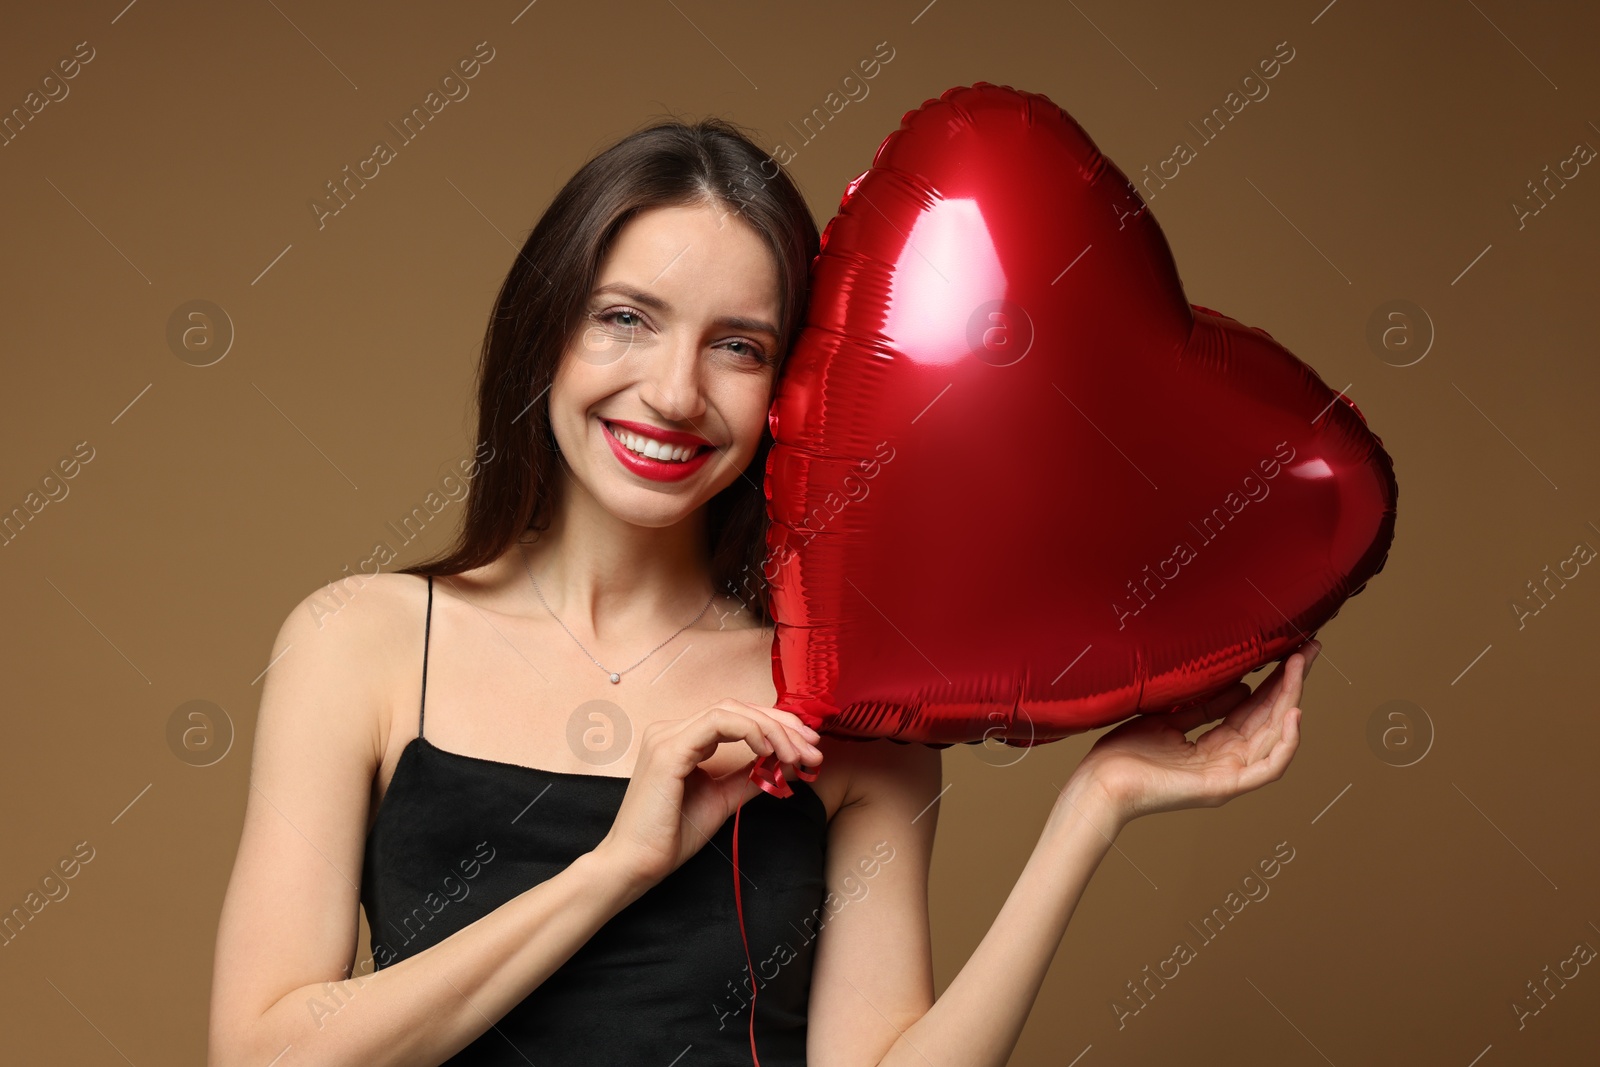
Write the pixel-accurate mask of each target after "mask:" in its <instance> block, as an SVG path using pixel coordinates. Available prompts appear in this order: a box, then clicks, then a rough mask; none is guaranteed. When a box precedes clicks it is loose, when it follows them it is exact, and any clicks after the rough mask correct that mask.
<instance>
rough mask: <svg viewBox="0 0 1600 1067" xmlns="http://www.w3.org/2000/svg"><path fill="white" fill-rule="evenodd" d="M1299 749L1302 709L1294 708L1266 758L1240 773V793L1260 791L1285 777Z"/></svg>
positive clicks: (1248, 766)
mask: <svg viewBox="0 0 1600 1067" xmlns="http://www.w3.org/2000/svg"><path fill="white" fill-rule="evenodd" d="M1299 747H1300V709H1299V708H1294V709H1292V710H1291V711H1290V713H1289V714H1288V715H1287V716H1285V718H1284V729H1283V734H1282V736H1281V737H1279V738H1278V740H1277V742H1276V743H1275V744H1274V745H1273V746H1272V749H1271V751H1270V752H1268V753H1267V754H1266V757H1265V758H1263V759H1260V760H1256V761H1255V762H1253V763H1250V764H1249V765H1247V766H1246V767H1245V768H1244V769H1243V770H1241V771H1240V772H1239V788H1238V791H1239V792H1241V793H1243V792H1248V791H1249V790H1252V789H1258V788H1260V787H1261V786H1263V785H1266V784H1267V783H1268V782H1275V781H1277V780H1278V779H1279V778H1281V777H1283V772H1284V771H1285V770H1287V769H1288V767H1289V761H1290V760H1292V759H1293V758H1294V754H1295V750H1296V749H1298V748H1299Z"/></svg>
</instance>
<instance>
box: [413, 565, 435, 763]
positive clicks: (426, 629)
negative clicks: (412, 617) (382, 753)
mask: <svg viewBox="0 0 1600 1067" xmlns="http://www.w3.org/2000/svg"><path fill="white" fill-rule="evenodd" d="M432 630H433V575H431V574H430V575H428V615H427V620H426V621H425V622H424V623H423V626H422V703H421V705H420V706H419V707H418V708H417V736H418V737H421V736H422V717H423V716H424V715H426V714H427V711H428V638H429V636H431V631H432Z"/></svg>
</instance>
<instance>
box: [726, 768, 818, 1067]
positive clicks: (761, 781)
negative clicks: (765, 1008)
mask: <svg viewBox="0 0 1600 1067" xmlns="http://www.w3.org/2000/svg"><path fill="white" fill-rule="evenodd" d="M795 773H796V774H797V775H798V776H799V777H800V780H801V781H804V782H814V781H816V780H817V772H816V771H808V770H807V769H806V768H805V767H800V768H799V769H798V770H796V771H795ZM750 777H751V778H752V779H753V780H754V781H755V782H756V784H758V785H759V786H761V788H762V789H765V790H766V791H767V792H769V793H771V794H772V795H773V796H775V797H787V796H793V795H794V787H793V786H791V785H790V784H789V783H788V782H786V781H784V778H783V767H782V765H781V764H780V763H779V762H778V758H777V756H776V755H774V754H768V755H765V756H758V757H757V758H756V764H755V766H754V767H751V768H750ZM742 814H744V805H743V804H740V805H739V810H738V811H736V812H734V813H733V907H734V910H735V911H737V912H738V914H739V940H740V941H741V942H743V944H744V966H745V970H746V971H747V972H748V973H749V975H750V1060H751V1062H752V1063H754V1064H755V1067H761V1058H760V1057H759V1056H757V1055H756V989H757V987H758V986H759V985H760V983H759V982H757V981H756V969H755V966H754V964H752V963H751V962H750V938H749V937H748V936H747V935H746V934H745V930H744V902H743V900H742V899H741V897H740V893H739V889H740V887H739V816H740V815H742Z"/></svg>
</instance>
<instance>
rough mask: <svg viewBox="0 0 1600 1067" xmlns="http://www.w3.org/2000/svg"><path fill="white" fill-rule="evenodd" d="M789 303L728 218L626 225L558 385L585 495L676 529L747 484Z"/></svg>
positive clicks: (772, 268) (753, 243)
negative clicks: (739, 481) (783, 303)
mask: <svg viewBox="0 0 1600 1067" xmlns="http://www.w3.org/2000/svg"><path fill="white" fill-rule="evenodd" d="M778 304H779V300H778V270H777V265H776V263H775V262H774V260H773V257H772V253H771V252H770V251H768V249H767V247H766V245H765V244H764V243H763V242H762V240H761V238H760V237H758V236H757V234H756V232H755V230H754V229H753V228H751V227H750V226H749V225H748V224H747V223H745V222H743V221H742V220H740V219H739V218H738V217H737V216H735V215H733V214H731V213H729V212H728V211H727V210H726V209H724V208H722V207H720V206H717V207H712V206H709V205H699V206H694V207H663V208H655V209H652V210H649V211H645V212H641V213H640V214H639V215H636V216H635V217H634V218H632V219H630V220H629V221H628V222H627V223H625V224H624V226H623V228H622V230H621V231H620V232H619V233H618V235H617V238H616V240H615V241H614V242H613V243H612V246H611V249H610V251H609V252H608V254H607V255H606V258H605V260H604V262H603V263H602V264H601V266H600V271H599V275H598V277H597V278H596V281H595V288H594V291H593V292H592V293H591V294H590V297H589V304H588V308H587V313H586V315H585V316H584V318H583V320H582V321H581V323H580V326H579V328H578V331H577V334H576V336H575V337H573V339H572V340H571V341H570V342H569V343H568V346H567V349H566V351H565V353H563V356H562V361H561V366H560V367H559V369H558V370H557V372H556V376H555V381H554V382H553V384H552V385H551V388H550V421H551V426H552V428H553V430H554V433H555V439H556V444H557V445H558V446H559V447H560V449H561V453H562V456H563V458H564V459H565V460H566V465H567V467H568V468H569V469H570V471H571V477H572V479H573V481H574V482H576V483H577V486H578V487H579V488H580V489H581V490H583V491H586V492H587V493H588V494H589V495H590V496H592V497H593V498H594V499H595V500H596V501H598V502H599V503H600V505H601V506H602V507H604V508H606V509H607V510H608V511H610V512H611V513H613V514H615V515H618V516H620V517H622V518H624V519H626V520H627V521H628V522H631V523H634V524H636V525H639V526H669V525H672V524H673V523H676V522H678V521H680V520H682V519H683V518H684V517H686V516H688V515H689V514H691V513H692V512H693V511H694V510H695V509H696V508H698V507H700V506H701V505H702V504H704V503H705V502H706V501H708V500H710V499H711V498H712V497H713V496H715V495H716V494H717V493H718V492H719V491H721V490H722V489H723V488H725V487H726V486H728V485H729V484H730V483H731V482H732V481H733V480H734V479H735V478H739V477H743V476H744V475H743V472H744V470H745V468H746V467H747V466H749V464H750V460H751V459H752V458H753V457H754V455H755V451H756V447H757V446H758V445H759V443H760V441H761V434H762V431H763V430H764V429H765V428H766V421H767V404H768V400H769V399H770V397H771V392H772V386H773V376H774V374H775V370H774V367H773V363H774V362H775V361H776V360H777V359H778V357H779V356H780V355H781V353H780V352H779V351H778V334H777V324H778V310H779V307H778ZM641 451H642V452H644V453H646V454H644V455H641V454H639V453H640V452H641ZM685 457H687V459H686V458H685Z"/></svg>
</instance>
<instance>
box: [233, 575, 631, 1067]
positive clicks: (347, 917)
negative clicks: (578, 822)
mask: <svg viewBox="0 0 1600 1067" xmlns="http://www.w3.org/2000/svg"><path fill="white" fill-rule="evenodd" d="M388 577H389V576H385V578H388ZM411 592H414V591H407V590H406V589H405V588H404V586H403V585H402V584H401V583H400V582H399V581H394V582H392V583H391V582H389V581H386V580H384V579H379V580H377V581H375V582H374V583H373V584H371V585H369V586H368V587H366V588H365V589H363V590H362V592H361V594H360V595H359V596H358V597H357V598H355V599H354V600H352V601H351V602H350V603H349V604H347V605H346V606H345V607H343V608H341V609H340V611H339V612H338V614H337V615H335V616H332V617H324V618H323V619H322V620H321V621H320V623H319V622H318V621H317V620H316V619H314V617H313V616H312V614H311V613H310V611H309V610H308V607H309V603H308V602H309V600H310V599H311V598H307V602H302V604H301V605H300V606H299V607H298V608H296V610H295V611H294V613H293V614H291V615H290V617H289V619H288V620H287V621H286V622H285V623H284V625H283V627H282V629H281V630H280V632H279V635H278V640H277V642H276V643H275V644H274V646H273V650H272V658H273V660H274V661H276V662H275V665H274V666H273V668H272V671H271V672H270V674H269V675H268V677H267V682H266V688H265V690H264V692H263V693H262V699H261V710H260V714H259V716H258V720H257V725H256V738H255V747H254V753H253V756H252V767H251V788H250V793H249V800H248V803H247V807H246V811H245V820H244V830H243V834H242V836H241V839H240V843H239V852H238V857H237V859H236V861H235V864H234V869H233V875H232V878H231V880H230V882H229V886H228V892H227V897H226V899H225V902H224V904H223V909H222V915H221V921H220V925H219V929H218V933H217V946H216V963H215V971H214V977H213V989H212V1002H211V1019H210V1045H209V1051H208V1063H209V1064H211V1065H212V1067H235V1065H246V1064H248V1065H250V1067H264V1065H265V1064H268V1063H273V1062H275V1061H276V1060H277V1058H278V1057H279V1056H280V1055H281V1054H282V1053H283V1052H284V1051H285V1050H286V1049H288V1050H291V1051H290V1056H289V1057H288V1058H286V1059H285V1060H284V1061H283V1062H285V1063H296V1064H352V1063H360V1064H370V1065H375V1067H389V1065H393V1067H400V1065H408V1067H409V1065H422V1064H430V1065H431V1064H437V1063H440V1062H442V1061H444V1060H445V1059H447V1058H448V1057H449V1056H450V1055H452V1054H453V1053H454V1052H456V1051H457V1050H459V1049H460V1048H462V1047H464V1046H465V1045H467V1044H468V1043H469V1042H471V1041H472V1040H473V1039H474V1038H476V1037H477V1036H478V1035H480V1034H482V1033H483V1032H485V1031H486V1030H488V1029H489V1026H490V1025H491V1023H492V1022H494V1021H497V1020H499V1018H500V1017H501V1016H502V1015H504V1014H505V1013H506V1012H507V1011H508V1010H509V1009H510V1008H511V1007H512V1006H513V1005H515V1004H516V1003H517V1002H518V1001H519V1000H521V999H522V998H523V997H525V996H527V995H528V993H529V992H530V991H532V990H533V989H534V988H535V987H536V986H538V985H539V984H540V983H541V982H542V981H544V979H545V978H546V977H548V976H549V975H550V973H551V972H553V971H554V970H555V969H556V968H557V967H559V966H560V965H561V964H562V963H563V962H564V961H565V960H566V959H567V958H568V957H570V956H571V955H572V953H573V952H575V951H576V950H577V949H578V947H579V946H580V945H582V944H583V943H584V942H585V941H587V940H588V939H589V937H590V936H591V935H592V934H593V933H594V932H595V931H596V930H597V929H598V928H599V927H600V926H601V925H602V924H604V923H605V921H606V920H607V919H609V918H610V917H611V916H612V915H614V914H616V913H617V912H618V911H620V910H621V909H622V908H623V907H624V906H626V905H627V904H628V903H629V902H630V901H631V900H633V899H635V898H636V897H637V896H638V895H639V894H641V893H642V892H643V891H644V888H645V885H644V884H643V883H642V882H641V881H640V880H639V879H637V878H633V877H631V876H630V877H624V876H623V872H622V871H621V869H620V868H619V866H618V865H617V864H615V863H612V862H610V860H609V859H608V858H606V856H605V855H602V854H600V853H594V852H591V853H588V854H586V855H585V856H583V857H580V859H579V860H578V862H576V863H574V864H572V865H571V866H570V867H568V868H567V869H566V870H564V871H562V872H561V873H560V874H558V875H556V876H555V877H554V878H551V879H550V880H548V881H547V882H544V883H541V884H540V885H537V886H534V887H533V888H531V889H529V890H527V891H526V892H524V893H522V894H521V895H519V896H517V897H515V898H514V899H512V900H510V901H508V902H507V903H506V904H505V905H504V906H502V907H500V908H497V909H495V910H494V911H492V912H491V913H490V914H488V915H486V916H484V917H483V918H481V919H479V920H477V921H475V922H473V923H471V924H470V925H468V926H467V927H465V928H463V929H461V930H459V931H457V932H456V933H454V934H452V935H451V936H449V937H448V938H446V939H445V940H444V941H442V942H440V943H439V944H437V945H434V946H432V947H430V948H427V949H425V950H423V951H421V952H419V953H417V954H416V955H414V956H411V957H408V958H407V959H405V960H402V961H399V962H397V963H395V964H393V965H391V966H388V967H385V968H383V969H382V970H380V971H377V972H375V973H369V972H370V966H368V965H363V966H360V967H353V966H352V964H353V959H354V955H355V948H356V940H357V932H358V928H357V916H358V909H359V906H360V902H359V891H358V886H359V884H360V881H361V863H362V847H363V844H364V840H365V834H364V831H365V823H366V819H365V816H366V814H367V811H368V807H369V804H370V797H371V788H372V777H373V772H374V770H375V769H376V767H377V764H378V760H379V754H380V753H381V751H382V747H383V746H382V738H381V734H382V728H381V726H380V725H379V724H380V722H381V716H380V708H379V704H378V702H379V700H380V697H379V693H380V692H381V691H382V690H383V688H384V686H383V685H382V680H383V679H384V678H386V677H387V678H399V677H405V674H403V673H396V672H402V671H405V672H410V673H417V674H418V675H419V678H418V684H419V685H420V668H419V667H418V665H419V664H420V663H421V655H422V649H421V637H420V634H416V635H413V634H409V633H402V632H389V630H390V629H392V628H395V627H396V624H395V623H393V622H386V621H385V620H386V619H412V618H417V619H420V618H421V616H422V605H421V604H420V603H415V604H413V603H410V602H409V601H410V600H415V597H414V596H408V593H411ZM395 598H400V599H399V600H396V599H395ZM412 609H414V610H412ZM412 629H417V628H416V627H412ZM291 646H292V647H291ZM413 646H415V648H414V649H413ZM390 650H392V651H390ZM412 651H414V652H415V656H414V657H411V656H409V655H408V653H410V652H412ZM280 656H281V657H282V658H281V659H280V658H279V657H280ZM441 802H447V800H446V798H441ZM352 972H354V973H352Z"/></svg>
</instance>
